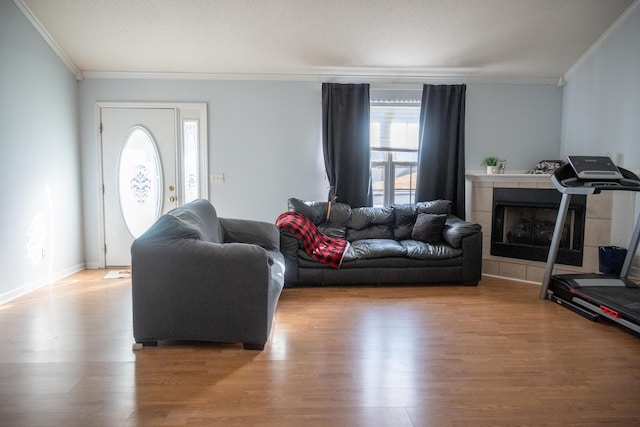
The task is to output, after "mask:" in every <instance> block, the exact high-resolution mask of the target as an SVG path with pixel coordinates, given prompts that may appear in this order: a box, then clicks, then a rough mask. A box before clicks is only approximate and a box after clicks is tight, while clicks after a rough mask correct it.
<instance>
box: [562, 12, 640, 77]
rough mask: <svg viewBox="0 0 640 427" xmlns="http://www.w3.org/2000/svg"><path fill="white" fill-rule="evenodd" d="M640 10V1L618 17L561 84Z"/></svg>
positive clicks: (567, 73)
mask: <svg viewBox="0 0 640 427" xmlns="http://www.w3.org/2000/svg"><path fill="white" fill-rule="evenodd" d="M639 8H640V0H636V1H635V2H633V3H632V4H631V6H629V7H628V8H627V10H625V11H624V13H623V14H622V15H620V16H619V17H618V19H616V20H615V21H614V22H613V24H611V26H610V27H609V28H607V31H605V32H604V33H602V35H601V36H600V38H598V40H596V42H595V43H594V44H593V45H592V46H591V47H590V48H589V49H587V51H586V52H585V53H584V54H583V55H582V56H581V57H580V58H579V59H578V60H577V61H576V62H575V63H574V64H573V65H572V66H571V67H570V68H569V69H568V70H567V72H565V73H564V75H563V76H562V78H561V82H562V83H566V82H568V81H569V80H570V79H571V78H572V77H573V75H574V74H575V73H576V72H577V71H578V70H579V69H580V68H582V67H583V66H584V65H585V64H586V63H587V62H589V60H590V59H591V58H593V57H594V56H595V54H596V53H598V51H599V50H600V49H602V47H603V46H604V45H605V44H607V42H608V41H609V40H610V39H611V37H613V36H614V35H615V34H616V33H617V32H618V30H620V28H622V26H623V25H624V24H625V23H626V22H627V21H628V20H629V18H631V17H632V16H633V14H634V13H636V11H637V10H638V9H639Z"/></svg>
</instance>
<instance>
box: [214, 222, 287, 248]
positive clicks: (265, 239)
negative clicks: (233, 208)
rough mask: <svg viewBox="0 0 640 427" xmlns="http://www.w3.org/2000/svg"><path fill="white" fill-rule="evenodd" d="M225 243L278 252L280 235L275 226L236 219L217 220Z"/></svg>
mask: <svg viewBox="0 0 640 427" xmlns="http://www.w3.org/2000/svg"><path fill="white" fill-rule="evenodd" d="M219 219H220V222H221V223H222V227H223V230H224V242H225V243H250V244H254V245H258V246H261V247H262V248H264V249H266V250H268V251H270V250H275V251H278V250H280V233H279V231H278V227H276V225H275V224H271V223H269V222H263V221H254V220H250V219H237V218H219Z"/></svg>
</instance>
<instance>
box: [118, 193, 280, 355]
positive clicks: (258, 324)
mask: <svg viewBox="0 0 640 427" xmlns="http://www.w3.org/2000/svg"><path fill="white" fill-rule="evenodd" d="M279 243H280V241H279V238H278V229H277V228H276V226H275V225H274V224H271V223H268V222H260V221H251V220H245V219H231V218H219V217H218V216H217V214H216V210H215V209H214V207H213V206H212V205H211V203H209V201H207V200H203V199H200V200H195V201H193V202H191V203H187V204H185V205H183V206H181V207H178V208H176V209H174V210H172V211H171V212H169V213H167V214H165V215H163V216H161V217H160V218H159V219H158V220H157V221H156V223H155V224H154V225H152V226H151V228H150V229H149V230H147V231H146V232H145V233H144V234H143V235H142V236H140V237H139V238H138V239H136V240H135V241H134V242H133V245H132V247H131V263H132V283H131V287H132V297H133V301H132V302H133V335H134V338H135V341H136V342H137V343H141V344H143V345H157V343H158V341H161V340H186V341H218V342H242V343H243V346H244V348H245V349H252V350H261V349H263V348H264V345H265V343H266V342H267V339H268V337H269V332H270V330H271V324H272V321H273V316H274V313H275V310H276V306H277V303H278V299H279V297H280V292H281V291H282V288H283V285H284V259H283V257H282V254H281V253H280V251H279Z"/></svg>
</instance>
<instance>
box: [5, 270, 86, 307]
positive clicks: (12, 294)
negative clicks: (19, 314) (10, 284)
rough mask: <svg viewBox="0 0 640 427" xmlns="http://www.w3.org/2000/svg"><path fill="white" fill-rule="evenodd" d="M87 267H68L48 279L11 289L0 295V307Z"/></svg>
mask: <svg viewBox="0 0 640 427" xmlns="http://www.w3.org/2000/svg"><path fill="white" fill-rule="evenodd" d="M85 268H86V267H85V265H84V264H76V265H72V266H71V267H67V268H65V269H63V270H61V271H58V272H57V273H55V274H53V275H51V276H50V277H47V278H46V279H40V280H36V281H34V282H30V283H26V284H24V285H22V286H19V287H17V288H14V289H11V290H10V291H9V292H5V293H4V294H0V306H2V305H3V304H7V303H9V302H11V301H13V300H15V299H17V298H20V297H21V296H24V295H27V294H28V293H31V292H33V291H36V290H38V289H40V288H44V287H45V286H49V285H51V284H53V283H54V282H56V281H58V280H61V279H64V278H65V277H68V276H71V275H72V274H75V273H77V272H79V271H82V270H84V269H85Z"/></svg>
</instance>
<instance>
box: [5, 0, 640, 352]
mask: <svg viewBox="0 0 640 427" xmlns="http://www.w3.org/2000/svg"><path fill="white" fill-rule="evenodd" d="M612 3H615V4H616V5H617V7H618V13H616V15H615V16H614V17H613V18H612V19H611V25H607V26H606V27H605V28H603V29H602V31H601V32H600V34H598V36H597V37H595V39H594V40H593V43H592V44H590V45H589V46H586V48H585V49H584V51H583V52H581V53H580V55H578V57H576V58H575V60H573V61H571V63H570V65H569V67H567V68H566V69H564V70H563V72H562V73H560V74H559V75H557V76H547V77H546V78H544V79H540V78H538V79H534V78H528V77H526V76H519V77H517V78H516V77H504V78H502V79H501V78H499V77H496V76H491V77H487V76H478V75H475V76H474V75H468V76H466V77H460V76H456V77H455V78H451V79H448V78H444V77H440V78H437V77H431V78H424V79H416V78H413V79H410V78H394V77H393V76H388V75H387V76H384V75H383V76H375V75H370V76H367V82H369V83H371V84H372V86H373V87H379V88H383V89H384V88H397V87H402V88H404V89H410V90H414V91H416V90H417V91H420V90H421V83H425V82H434V83H465V84H467V104H466V111H467V113H466V120H467V121H466V147H467V151H466V167H467V169H468V171H469V172H474V171H475V172H477V173H479V171H480V170H481V168H482V166H481V161H482V159H483V158H485V157H486V156H489V155H499V156H500V157H501V158H505V159H507V167H508V170H509V171H513V172H524V171H527V170H529V169H531V168H532V167H533V166H534V165H535V164H536V163H537V162H539V161H541V160H545V159H562V158H565V157H566V156H567V155H569V154H609V155H611V156H612V157H613V158H614V160H622V162H621V163H622V166H624V167H625V168H627V169H630V170H633V171H638V170H640V152H639V151H640V144H638V135H640V120H638V118H639V117H640V103H639V102H638V100H639V99H640V85H638V77H637V76H638V75H640V56H639V55H638V54H637V52H638V50H637V46H639V45H640V12H638V9H640V2H639V1H619V2H612ZM18 4H21V5H24V4H29V2H28V1H25V2H22V1H16V2H13V1H9V0H3V1H1V2H0V57H1V59H2V60H1V61H0V62H1V64H2V65H0V67H1V69H2V77H3V78H2V79H1V82H0V85H1V87H2V91H1V92H2V94H3V97H2V100H1V101H0V105H2V110H1V111H2V114H1V115H0V116H1V117H2V126H1V127H0V138H1V139H2V156H1V158H2V161H3V168H2V172H0V173H1V174H2V178H3V179H2V185H1V186H0V188H2V194H3V196H4V197H5V199H4V202H3V206H4V209H3V214H2V215H3V217H2V220H1V221H0V223H1V224H2V229H1V232H0V235H2V236H3V239H4V243H3V251H2V256H1V258H0V266H1V267H2V268H3V271H4V272H5V274H4V280H2V281H1V282H0V304H7V303H9V302H10V301H13V300H15V299H17V298H19V297H21V296H23V295H26V294H29V293H30V292H33V291H36V290H37V289H40V288H43V287H45V286H46V285H49V284H51V283H53V282H55V281H56V280H58V279H62V278H65V277H68V276H70V275H72V274H74V273H77V272H80V271H83V270H85V269H96V268H101V267H104V265H102V251H103V248H102V246H101V242H102V238H101V212H100V203H99V198H100V191H101V189H100V188H99V183H100V176H99V172H98V171H99V169H100V167H99V152H100V146H99V141H98V138H97V130H96V127H97V121H96V103H98V102H148V103H152V102H204V103H207V105H208V115H209V116H208V123H209V145H208V156H209V158H208V161H209V171H210V173H222V174H224V177H225V182H224V183H223V184H221V185H217V184H212V185H210V187H209V199H210V200H211V201H212V203H213V204H214V205H215V206H216V209H217V210H218V213H219V214H220V216H223V217H238V218H249V219H256V220H263V221H269V222H273V221H274V220H275V218H276V217H277V216H278V214H280V213H281V212H283V211H284V210H286V207H287V205H286V202H287V199H288V198H289V197H299V198H302V199H306V200H324V199H326V197H327V187H328V183H327V179H326V176H325V170H324V164H323V161H322V147H321V133H322V120H321V83H322V80H323V78H322V76H320V77H314V78H313V79H311V78H309V79H293V78H292V79H290V80H287V79H276V78H265V77H263V78H260V79H251V78H248V77H246V76H245V77H243V78H222V77H221V78H218V79H211V78H207V77H206V76H202V75H196V76H191V77H184V76H183V77H180V76H179V75H177V74H176V75H172V74H169V73H165V74H162V73H161V74H159V75H152V74H142V75H134V74H133V73H131V74H124V75H116V74H115V73H114V74H109V73H101V72H100V70H94V71H93V72H92V71H90V70H83V71H80V72H79V75H77V74H74V72H72V71H71V70H70V68H69V66H68V64H67V63H65V61H64V60H63V59H61V58H60V56H59V55H58V53H57V52H56V51H55V50H54V49H53V48H52V47H51V46H50V44H49V43H48V42H47V41H46V40H45V39H44V38H43V36H42V35H41V34H40V33H39V32H38V31H37V30H36V28H35V27H34V24H33V23H32V22H30V21H29V19H28V18H27V17H26V16H25V14H24V13H23V11H22V10H21V9H20V7H19V6H18ZM612 7H613V6H612ZM328 79H330V80H333V81H337V82H342V81H344V82H350V81H354V80H355V78H354V77H353V76H334V75H331V76H328ZM638 211H639V209H638V207H637V206H630V207H628V210H627V211H622V212H620V213H619V214H616V215H617V216H616V217H617V218H624V221H621V222H629V221H627V219H628V218H631V220H630V221H631V223H633V219H634V218H635V217H636V216H637V213H638ZM12 212H13V213H12ZM625 227H626V225H625ZM629 234H630V232H629V230H628V227H627V228H624V227H623V228H622V229H621V230H619V231H617V232H616V233H614V236H613V237H612V240H611V241H610V242H606V243H607V244H614V245H622V246H624V245H626V239H627V238H628V235H629ZM529 285H530V284H529ZM529 285H528V286H529ZM480 286H482V285H480ZM531 286H533V285H531ZM0 310H1V306H0ZM634 357H635V355H634ZM630 358H631V357H630ZM636 361H637V358H636Z"/></svg>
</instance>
